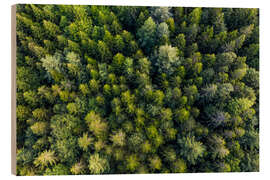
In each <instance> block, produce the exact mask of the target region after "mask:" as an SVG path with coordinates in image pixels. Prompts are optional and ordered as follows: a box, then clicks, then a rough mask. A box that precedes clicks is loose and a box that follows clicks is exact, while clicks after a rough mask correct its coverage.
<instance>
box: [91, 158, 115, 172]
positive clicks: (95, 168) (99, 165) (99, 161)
mask: <svg viewBox="0 0 270 180" xmlns="http://www.w3.org/2000/svg"><path fill="white" fill-rule="evenodd" d="M88 168H89V170H90V172H91V173H92V174H102V173H106V172H108V171H109V169H110V166H109V163H108V161H107V159H105V158H104V157H102V156H100V155H99V154H98V153H95V154H92V155H91V156H90V158H89V166H88Z"/></svg>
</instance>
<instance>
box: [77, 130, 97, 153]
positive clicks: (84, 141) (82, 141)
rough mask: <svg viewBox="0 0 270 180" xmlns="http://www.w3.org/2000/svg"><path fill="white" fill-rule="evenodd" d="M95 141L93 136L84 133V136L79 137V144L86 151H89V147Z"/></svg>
mask: <svg viewBox="0 0 270 180" xmlns="http://www.w3.org/2000/svg"><path fill="white" fill-rule="evenodd" d="M93 141H94V140H93V138H91V137H89V136H88V134H86V133H84V134H83V136H82V137H80V138H79V139H78V144H79V146H80V148H82V149H83V150H84V151H87V149H88V147H89V146H90V145H91V144H92V143H93Z"/></svg>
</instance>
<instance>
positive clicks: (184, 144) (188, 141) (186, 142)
mask: <svg viewBox="0 0 270 180" xmlns="http://www.w3.org/2000/svg"><path fill="white" fill-rule="evenodd" d="M178 144H179V146H180V148H182V151H181V152H180V154H181V155H182V156H183V157H184V158H185V159H186V160H187V161H188V162H189V163H190V164H195V163H196V160H197V159H198V158H199V157H202V156H203V153H204V151H205V147H204V146H203V144H202V143H201V142H199V141H196V140H195V137H194V136H187V137H182V138H180V139H178Z"/></svg>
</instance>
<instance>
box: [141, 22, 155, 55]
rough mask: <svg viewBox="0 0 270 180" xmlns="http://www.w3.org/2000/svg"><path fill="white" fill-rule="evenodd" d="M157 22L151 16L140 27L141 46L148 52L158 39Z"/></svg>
mask: <svg viewBox="0 0 270 180" xmlns="http://www.w3.org/2000/svg"><path fill="white" fill-rule="evenodd" d="M156 26H157V25H156V23H155V22H154V21H153V19H152V18H151V17H149V18H148V19H147V20H146V21H145V22H144V24H143V25H142V26H141V27H140V29H138V31H137V36H138V40H139V44H140V46H141V47H142V48H143V49H145V52H146V53H147V54H150V52H151V50H152V48H153V47H154V45H155V41H156Z"/></svg>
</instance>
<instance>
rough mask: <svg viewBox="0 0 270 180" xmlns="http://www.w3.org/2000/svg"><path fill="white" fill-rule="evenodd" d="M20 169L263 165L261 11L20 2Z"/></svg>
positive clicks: (61, 171) (64, 171) (56, 171)
mask: <svg viewBox="0 0 270 180" xmlns="http://www.w3.org/2000/svg"><path fill="white" fill-rule="evenodd" d="M16 9H17V11H16V37H17V49H16V51H17V57H16V63H17V69H16V84H17V93H16V102H17V108H16V122H17V130H16V132H17V135H16V137H17V139H16V140H17V149H16V153H17V158H16V159H17V175H22V176H25V175H71V174H73V175H79V174H125V173H184V172H189V173H193V172H194V173H195V172H253V171H259V10H258V9H247V8H246V9H244V8H188V7H131V6H130V7H127V6H90V5H34V4H20V5H17V6H16Z"/></svg>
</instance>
